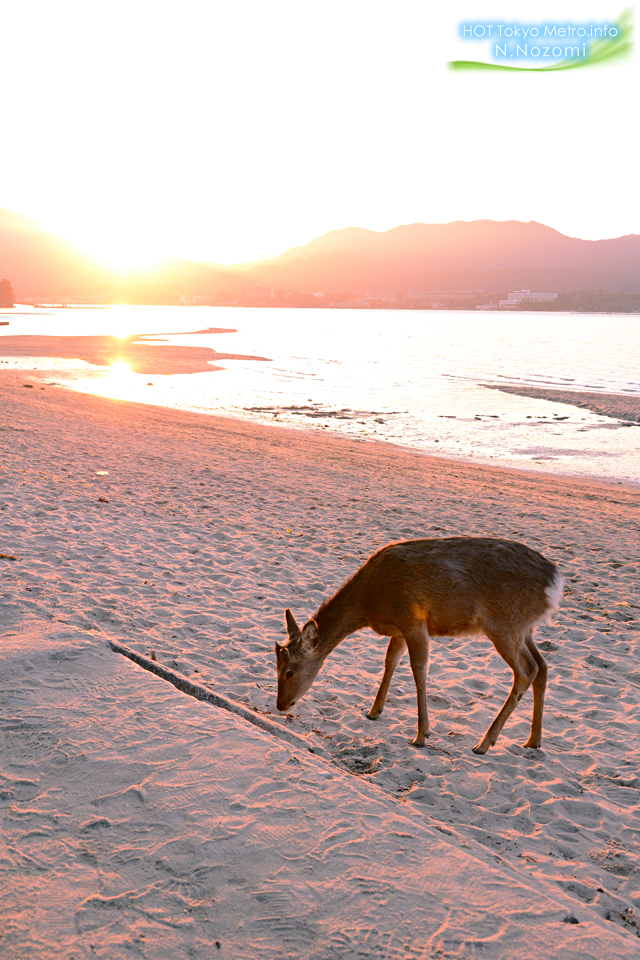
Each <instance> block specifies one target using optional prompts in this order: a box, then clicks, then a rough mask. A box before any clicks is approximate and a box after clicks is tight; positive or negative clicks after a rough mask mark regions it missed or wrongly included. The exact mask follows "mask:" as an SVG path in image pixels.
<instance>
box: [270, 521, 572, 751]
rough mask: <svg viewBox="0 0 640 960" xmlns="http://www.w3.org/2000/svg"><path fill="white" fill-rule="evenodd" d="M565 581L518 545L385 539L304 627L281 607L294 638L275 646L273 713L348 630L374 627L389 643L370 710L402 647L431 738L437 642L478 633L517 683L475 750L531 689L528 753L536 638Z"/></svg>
mask: <svg viewBox="0 0 640 960" xmlns="http://www.w3.org/2000/svg"><path fill="white" fill-rule="evenodd" d="M562 588H563V582H562V576H561V575H560V573H559V571H558V569H557V567H556V565H555V564H554V563H552V562H551V561H550V560H547V559H546V558H545V557H543V556H542V554H540V553H538V552H537V551H536V550H532V549H531V548H530V547H527V546H525V544H522V543H517V542H515V541H513V540H498V539H491V538H488V537H447V538H444V537H443V538H439V539H432V540H405V541H400V542H398V543H389V544H387V546H385V547H382V548H381V549H380V550H378V551H376V553H374V554H373V555H372V556H371V557H369V559H368V560H367V561H366V562H365V563H364V564H363V565H362V566H361V567H360V569H359V570H357V571H356V573H355V574H354V575H353V576H352V577H351V578H350V579H349V580H347V582H346V583H345V584H343V586H342V587H340V589H339V590H338V591H337V593H335V594H334V595H333V596H332V597H331V598H330V599H329V600H327V601H326V602H325V603H323V604H322V606H321V607H320V608H319V609H318V611H317V613H316V614H314V616H313V617H312V618H311V619H310V620H308V621H307V622H306V623H305V624H304V626H303V627H302V629H300V627H299V626H298V624H297V623H296V620H295V618H294V616H293V614H292V613H291V610H288V609H287V610H285V620H286V626H287V633H288V640H287V642H286V643H284V644H281V643H278V642H277V641H276V645H275V652H276V668H277V676H278V692H277V700H276V707H277V709H278V710H279V711H281V712H286V711H287V710H290V709H291V707H293V706H294V705H295V704H296V703H297V701H298V700H299V699H300V698H301V697H303V696H304V695H305V693H307V691H308V690H309V689H310V688H311V685H312V684H313V682H314V680H315V679H316V677H317V675H318V673H319V671H320V668H321V667H322V665H323V663H324V661H325V660H326V659H327V657H328V656H329V654H330V653H331V652H332V650H334V649H335V648H336V647H337V646H338V644H339V643H342V641H343V640H344V639H345V637H347V636H349V635H350V634H353V633H355V632H356V631H358V630H362V629H363V628H364V627H369V628H370V629H371V630H373V631H374V632H375V633H377V634H378V635H379V636H384V637H389V638H390V639H389V644H388V647H387V653H386V657H385V664H384V673H383V676H382V681H381V683H380V686H379V688H378V692H377V694H376V696H375V699H374V701H373V705H372V707H371V709H370V711H369V713H368V714H367V717H368V718H369V719H370V720H376V719H377V718H378V717H379V716H380V714H381V713H382V711H383V709H384V705H385V703H386V700H387V695H388V693H389V686H390V684H391V678H392V677H393V673H394V670H395V669H396V667H397V666H398V663H399V662H400V660H401V658H402V656H403V654H404V652H405V650H408V651H409V662H410V664H411V671H412V673H413V677H414V680H415V684H416V694H417V701H418V732H417V735H416V737H415V739H414V740H412V741H411V743H412V746H414V747H424V746H425V740H426V738H427V737H428V736H429V734H430V730H429V713H428V709H427V672H428V669H429V642H430V639H431V637H462V636H472V635H477V634H479V633H481V634H484V635H485V636H486V637H487V639H489V640H490V641H491V642H492V643H493V645H494V647H495V649H496V651H497V652H498V653H499V654H500V656H501V657H502V659H503V660H504V661H505V662H506V663H507V664H508V665H509V667H510V668H511V670H512V671H513V685H512V687H511V691H510V693H509V695H508V697H507V699H506V700H505V702H504V704H503V706H502V708H501V710H500V711H499V713H498V715H497V716H496V718H495V720H494V721H493V723H492V724H491V725H490V727H489V729H488V730H487V732H486V733H485V735H484V736H483V737H482V739H481V740H479V741H478V743H477V744H476V745H475V746H474V747H473V751H474V753H477V754H484V753H486V752H487V750H488V749H489V748H490V747H493V746H494V744H495V742H496V740H497V739H498V736H499V735H500V733H501V731H502V728H503V727H504V725H505V723H506V722H507V720H508V719H509V717H510V716H511V714H512V713H513V711H514V709H515V707H516V706H517V704H518V703H519V702H520V700H521V699H522V697H523V696H524V694H525V692H526V691H527V690H528V689H529V687H530V686H533V715H532V720H531V733H530V736H529V739H528V740H527V742H526V743H525V744H524V746H525V747H533V748H539V747H540V745H541V743H542V714H543V710H544V695H545V689H546V685H547V664H546V662H545V660H544V657H543V656H542V654H541V653H540V651H539V650H538V648H537V646H536V644H535V643H534V640H533V631H534V628H535V626H536V625H537V624H539V623H541V622H543V621H544V620H547V619H548V618H549V617H550V615H551V614H552V613H553V612H554V611H555V610H557V608H558V605H559V602H560V597H561V596H562Z"/></svg>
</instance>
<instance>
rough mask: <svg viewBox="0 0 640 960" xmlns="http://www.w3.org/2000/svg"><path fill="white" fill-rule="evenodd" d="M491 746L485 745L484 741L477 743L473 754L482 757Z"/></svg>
mask: <svg viewBox="0 0 640 960" xmlns="http://www.w3.org/2000/svg"><path fill="white" fill-rule="evenodd" d="M490 746H491V744H489V743H485V742H484V740H481V741H480V743H476V745H475V747H473V752H474V753H479V754H480V755H482V754H483V753H486V752H487V750H488V749H489V747H490Z"/></svg>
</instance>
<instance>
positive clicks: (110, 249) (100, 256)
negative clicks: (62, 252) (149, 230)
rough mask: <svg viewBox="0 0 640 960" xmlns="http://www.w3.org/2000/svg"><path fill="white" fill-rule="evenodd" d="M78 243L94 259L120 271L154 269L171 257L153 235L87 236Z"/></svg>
mask: <svg viewBox="0 0 640 960" xmlns="http://www.w3.org/2000/svg"><path fill="white" fill-rule="evenodd" d="M78 245H79V246H81V247H82V249H83V250H84V252H85V253H86V254H87V255H88V256H90V257H91V258H92V259H93V260H96V261H97V262H98V263H99V264H101V265H102V266H104V267H108V268H109V269H111V270H117V271H118V272H119V273H127V272H129V271H138V270H141V271H146V270H153V269H154V268H156V267H158V266H160V264H161V263H162V262H163V261H166V260H167V259H169V254H168V253H167V251H166V250H163V249H160V247H159V246H158V244H157V240H154V238H153V237H142V236H136V237H123V236H113V237H106V236H100V237H95V238H93V237H85V238H84V239H83V240H81V241H80V242H79V244H78Z"/></svg>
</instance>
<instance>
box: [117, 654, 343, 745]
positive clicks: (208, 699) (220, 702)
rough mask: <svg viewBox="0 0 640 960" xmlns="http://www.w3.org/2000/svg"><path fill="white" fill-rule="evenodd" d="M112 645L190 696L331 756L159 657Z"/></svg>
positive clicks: (290, 741) (281, 738) (286, 738)
mask: <svg viewBox="0 0 640 960" xmlns="http://www.w3.org/2000/svg"><path fill="white" fill-rule="evenodd" d="M109 646H110V647H111V649H112V650H114V651H115V652H116V653H121V654H122V655H123V656H124V657H128V658H129V660H132V661H133V662H134V663H137V664H138V666H139V667H142V668H143V669H144V670H148V671H149V672H150V673H155V674H156V676H158V677H161V678H162V679H163V680H166V681H167V682H168V683H171V684H173V686H174V687H176V689H178V690H180V691H181V692H182V693H186V694H188V695H189V696H190V697H195V698H196V700H202V701H203V702H204V703H211V704H213V706H214V707H220V708H221V709H222V710H228V711H229V713H235V714H236V716H238V717H242V719H243V720H247V721H248V722H249V723H252V724H253V725H254V727H260V729H261V730H264V731H266V733H270V734H272V736H275V737H279V738H280V740H286V741H287V743H291V744H293V745H295V746H296V747H300V748H301V749H303V750H308V751H309V753H313V754H315V755H316V756H320V757H324V758H325V759H326V760H331V759H332V757H331V756H330V754H329V753H328V752H327V751H326V750H323V749H322V747H318V746H313V747H312V746H310V745H309V744H308V743H307V741H306V740H305V739H304V738H303V737H299V736H298V735H297V734H295V733H292V732H291V731H289V730H285V729H284V728H283V727H281V726H280V725H279V724H277V723H271V721H269V720H266V719H265V718H264V717H261V716H260V715H259V714H256V713H253V712H252V711H251V710H247V709H246V707H243V706H242V705H241V704H239V703H236V702H235V700H229V699H228V698H227V697H223V696H221V695H220V694H219V693H214V692H213V690H209V689H207V687H203V686H202V685H201V684H199V683H194V682H193V681H192V680H189V679H188V678H187V677H185V676H184V675H183V674H181V673H178V672H177V671H175V670H170V669H169V668H168V667H163V666H162V664H160V663H158V662H157V661H156V660H149V659H148V658H147V657H143V656H142V655H141V654H139V653H137V652H136V651H135V650H132V649H131V648H130V647H127V646H125V645H124V644H123V643H118V642H117V640H111V639H110V640H109Z"/></svg>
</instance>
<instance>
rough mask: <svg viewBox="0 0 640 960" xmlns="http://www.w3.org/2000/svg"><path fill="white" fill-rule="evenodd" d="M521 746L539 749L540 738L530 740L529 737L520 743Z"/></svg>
mask: <svg viewBox="0 0 640 960" xmlns="http://www.w3.org/2000/svg"><path fill="white" fill-rule="evenodd" d="M522 746H523V747H526V748H527V749H529V750H539V749H540V747H541V741H540V740H532V739H531V737H529V739H528V740H527V742H526V743H523V744H522Z"/></svg>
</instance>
